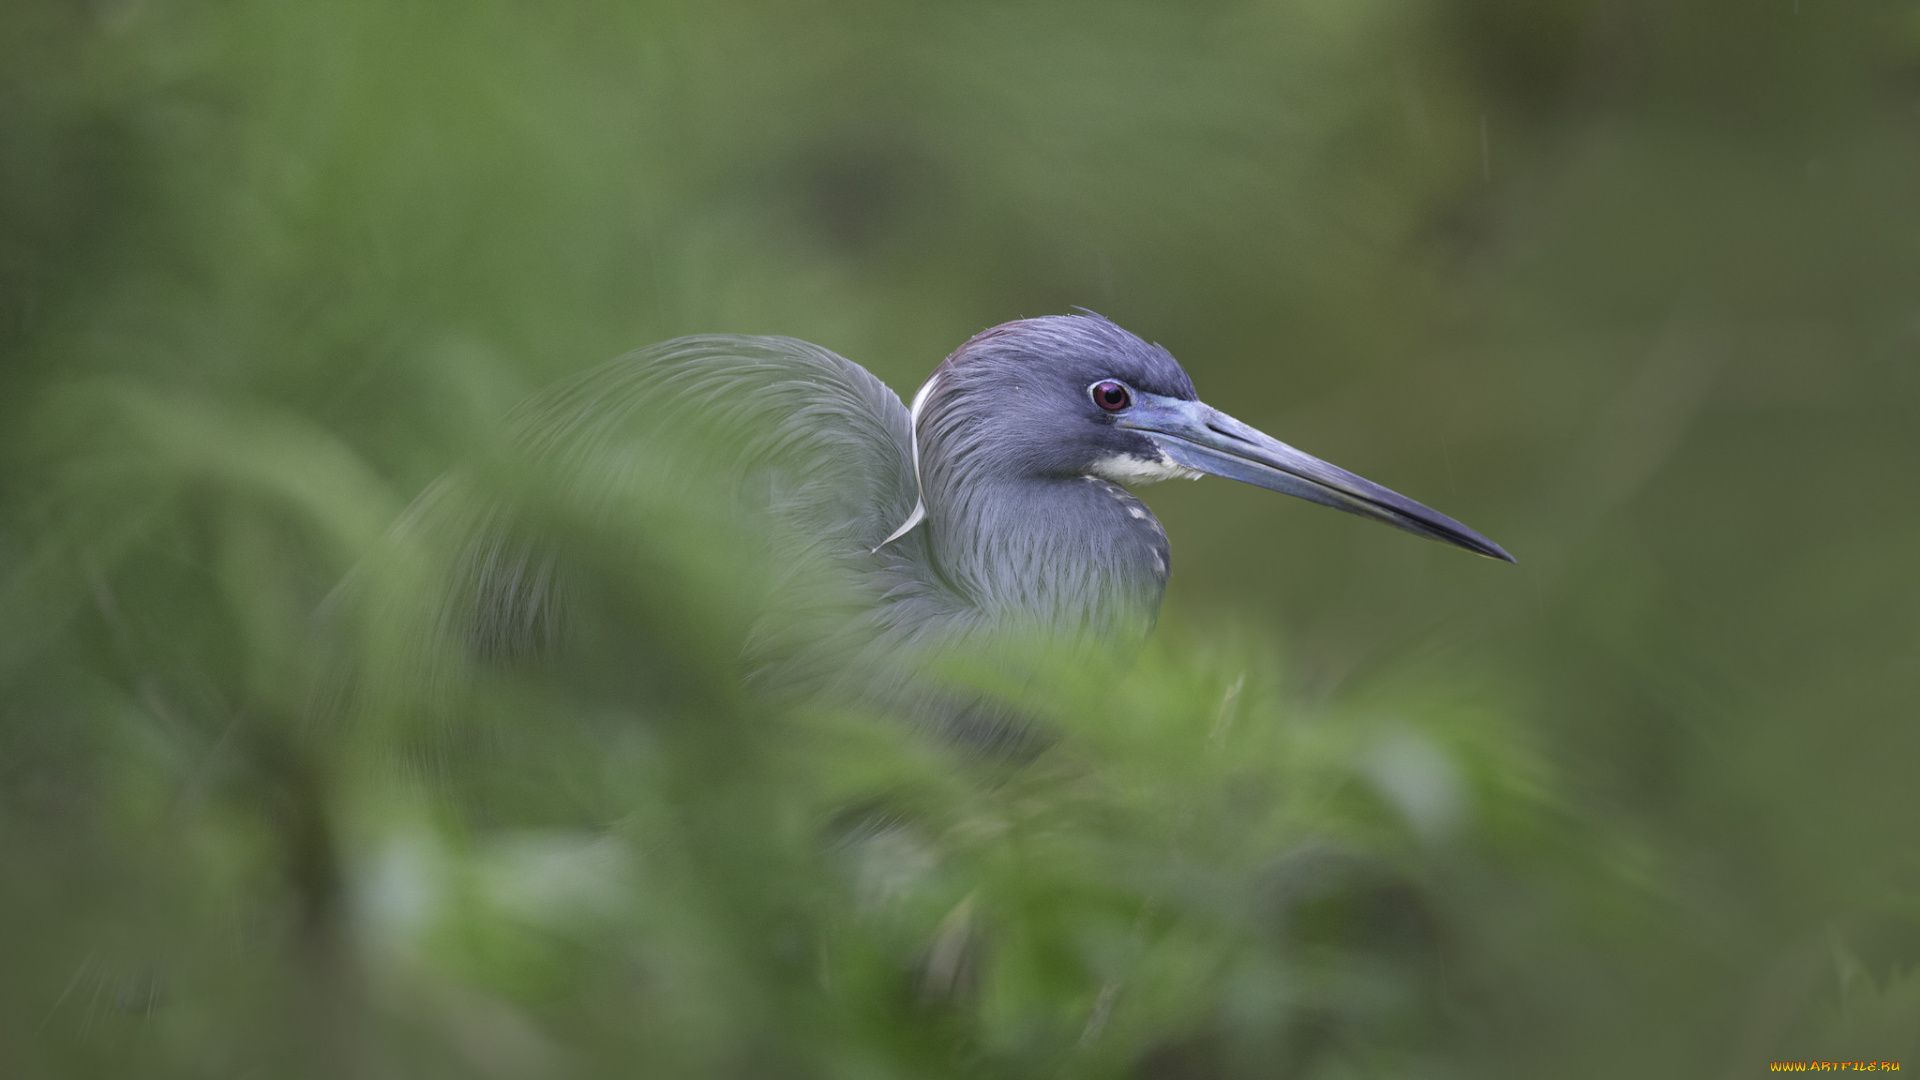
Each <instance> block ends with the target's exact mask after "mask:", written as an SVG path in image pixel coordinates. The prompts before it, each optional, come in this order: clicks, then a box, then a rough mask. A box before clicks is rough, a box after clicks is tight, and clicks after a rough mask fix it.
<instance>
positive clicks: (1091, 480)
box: [474, 311, 1514, 730]
mask: <svg viewBox="0 0 1920 1080" xmlns="http://www.w3.org/2000/svg"><path fill="white" fill-rule="evenodd" d="M514 425H515V429H516V431H517V433H518V436H519V438H520V440H521V442H522V443H523V444H524V445H525V446H526V447H528V448H529V449H530V450H531V451H532V452H533V453H534V454H535V455H536V456H537V457H539V458H542V459H546V460H551V461H563V462H573V463H583V462H595V463H600V464H603V465H604V464H605V463H607V462H616V463H617V464H616V465H615V471H622V470H624V471H626V472H629V473H631V472H635V471H638V472H648V473H652V472H658V471H661V470H669V471H670V470H674V469H681V468H685V469H686V471H687V475H688V476H690V477H698V478H699V479H698V481H697V483H699V484H702V485H712V484H715V483H720V484H724V485H726V486H727V487H728V489H729V492H730V494H729V495H728V498H732V499H734V500H736V501H738V500H740V499H745V500H746V502H747V503H748V504H750V507H751V509H750V512H751V514H753V515H755V516H756V520H758V521H759V522H760V523H762V524H764V525H766V526H767V527H768V528H770V529H772V530H774V531H777V532H778V534H779V535H780V536H781V537H783V538H784V539H783V541H782V542H783V543H785V544H787V545H788V546H789V547H790V548H793V549H796V550H795V551H789V552H782V553H780V555H779V557H780V558H782V559H786V558H789V557H792V558H794V559H795V560H796V561H795V565H799V564H800V563H804V562H807V559H805V558H800V556H801V555H805V556H808V557H811V558H812V560H813V561H812V565H827V566H831V567H833V568H834V569H835V575H833V576H834V577H835V580H836V582H837V585H836V588H838V589H839V591H838V593H837V594H836V596H837V600H836V601H835V602H831V603H828V602H822V601H820V600H819V598H818V593H807V590H806V589H805V588H800V589H798V590H797V594H796V595H798V594H805V595H806V596H807V597H808V598H807V599H799V600H795V599H793V598H792V597H789V601H790V602H788V603H786V604H784V605H783V610H784V611H785V616H784V618H783V619H780V620H774V621H772V622H771V623H770V624H769V625H771V626H773V627H774V629H772V630H769V631H767V632H766V633H764V634H763V635H762V636H763V637H764V638H766V639H769V640H771V639H775V638H779V639H783V640H784V641H785V642H786V645H785V646H784V647H782V648H767V649H763V650H761V651H762V653H763V655H766V656H772V655H774V654H776V653H777V654H780V655H782V656H783V657H784V659H782V660H781V661H779V662H777V663H776V662H774V661H771V660H769V661H767V662H766V663H764V664H763V665H761V666H762V667H763V668H773V667H778V668H781V669H782V670H783V671H784V672H786V676H785V677H784V681H786V682H788V683H790V684H794V685H800V684H807V685H810V686H813V687H814V688H815V689H816V690H817V689H818V688H819V687H820V686H822V685H826V684H837V685H839V687H840V689H841V690H842V691H843V692H844V693H845V694H846V695H848V696H851V697H854V698H863V699H866V700H868V701H872V700H876V699H884V700H887V701H888V702H889V703H890V704H892V705H894V706H901V705H902V702H903V700H904V699H909V698H918V699H921V700H922V701H924V699H925V698H926V697H927V696H928V695H927V694H926V692H925V691H924V689H921V690H908V689H906V687H907V686H908V685H909V684H910V683H912V681H913V680H912V678H911V677H909V676H896V677H893V678H891V679H876V677H875V676H874V674H873V673H874V672H875V671H878V670H882V669H890V670H894V671H896V672H897V671H898V670H899V668H900V665H898V664H897V663H893V661H895V660H897V659H898V658H901V657H908V656H911V657H925V656H927V655H929V654H937V653H939V652H941V651H943V650H951V649H953V648H955V647H957V646H958V645H960V644H963V643H969V642H972V643H978V642H981V641H983V640H988V641H990V640H992V639H994V638H995V637H1001V638H1008V639H1011V638H1014V637H1018V636H1020V635H1031V634H1034V633H1036V632H1037V633H1039V634H1041V635H1043V636H1046V637H1048V638H1050V639H1053V640H1063V639H1065V640H1071V641H1073V642H1076V643H1078V647H1080V648H1089V647H1091V648H1094V649H1104V650H1109V651H1112V652H1117V653H1121V654H1124V653H1125V652H1126V651H1127V650H1128V649H1131V648H1137V647H1138V646H1139V645H1140V644H1141V643H1142V642H1144V641H1145V639H1146V638H1147V636H1148V634H1149V633H1150V631H1151V629H1152V627H1153V624H1154V622H1155V621H1156V618H1157V615H1158V612H1159V609H1160V605H1161V602H1162V599H1163V597H1164V596H1165V593H1166V587H1167V581H1168V578H1169V576H1170V574H1171V573H1172V551H1171V549H1170V545H1169V543H1168V538H1167V534H1166V531H1165V530H1164V529H1163V528H1162V527H1161V524H1160V522H1159V520H1158V519H1157V518H1156V517H1155V516H1154V514H1153V511H1152V510H1150V509H1149V508H1148V507H1147V505H1146V504H1145V503H1144V502H1142V501H1141V500H1140V499H1139V497H1138V496H1136V495H1135V494H1134V491H1133V489H1135V488H1137V487H1140V486H1142V485H1146V484H1152V483H1156V482H1161V481H1168V480H1175V479H1198V478H1200V477H1203V476H1208V475H1212V476H1218V477H1225V478H1227V479H1231V480H1237V481H1240V482H1243V483H1246V484H1251V485H1253V486H1256V487H1261V488H1266V489H1268V490H1271V491H1277V492H1280V493H1283V494H1287V495H1292V496H1295V497H1298V498H1301V499H1305V500H1307V501H1309V502H1314V503H1319V504H1321V505H1323V506H1329V507H1332V508H1334V509H1337V510H1343V511H1346V512H1347V513H1350V514H1356V515H1359V516H1361V517H1365V518H1369V519H1372V520H1374V521H1379V522H1382V523H1385V524H1387V525H1391V526H1393V527H1395V528H1398V529H1401V530H1404V531H1406V532H1409V533H1412V534H1414V535H1416V536H1420V537H1425V538H1427V539H1429V540H1437V541H1439V542H1441V543H1444V544H1448V545H1451V546H1453V547H1456V548H1461V549H1464V550H1466V551H1468V552H1471V553H1473V554H1475V555H1480V556H1484V557H1487V558H1492V559H1498V560H1503V561H1506V562H1513V561H1514V560H1513V557H1512V556H1511V555H1509V554H1508V553H1507V552H1506V551H1505V550H1504V549H1503V548H1501V547H1500V545H1498V544H1496V543H1494V542H1493V541H1491V540H1489V539H1487V538H1486V537H1485V536H1482V535H1481V534H1480V533H1478V532H1475V531H1474V530H1473V529H1470V528H1468V527H1467V526H1465V525H1463V524H1461V523H1460V522H1458V521H1455V520H1453V519H1452V518H1450V517H1447V516H1446V515H1444V514H1441V513H1439V512H1437V511H1435V510H1432V509H1429V508H1428V507H1426V506H1423V505H1421V504H1420V503H1417V502H1414V501H1413V500H1411V499H1409V498H1406V497H1405V496H1402V495H1400V494H1397V493H1396V492H1394V491H1391V490H1389V489H1387V488H1385V487H1382V486H1381V485H1379V484H1376V483H1374V482H1372V481H1370V480H1366V479H1363V478H1361V477H1359V476H1356V475H1354V474H1353V473H1351V472H1348V471H1346V470H1344V469H1341V468H1339V467H1337V466H1334V465H1331V464H1329V463H1327V462H1325V461H1322V460H1320V459H1319V458H1316V457H1313V456H1311V455H1309V454H1306V453H1304V452H1302V451H1300V450H1297V449H1295V448H1294V447H1292V446H1289V445H1288V444H1286V443H1284V442H1281V441H1280V440H1279V439H1276V438H1274V437H1272V436H1270V435H1268V434H1266V433H1264V432H1261V431H1259V430H1257V429H1255V428H1254V427H1252V426H1250V425H1248V424H1245V423H1242V422H1241V421H1239V420H1236V419H1234V418H1233V417H1231V416H1229V415H1228V414H1226V413H1224V412H1222V411H1220V410H1218V409H1215V408H1213V407H1211V406H1209V405H1207V404H1205V403H1204V402H1202V401H1201V400H1200V397H1199V395H1198V394H1197V393H1196V391H1195V389H1194V384H1193V380H1192V379H1191V378H1190V377H1189V376H1188V375H1187V372H1186V371H1185V370H1184V369H1183V368H1182V367H1181V366H1180V364H1179V363H1178V362H1177V361H1176V360H1175V359H1174V357H1173V355H1172V354H1171V353H1170V352H1168V351H1167V350H1166V349H1165V348H1163V347H1161V346H1159V345H1157V344H1149V343H1148V342H1147V341H1145V340H1143V339H1142V338H1140V337H1137V336H1135V335H1134V334H1132V333H1129V332H1128V331H1126V330H1124V329H1122V328H1121V327H1120V326H1118V325H1116V324H1115V323H1114V322H1112V321H1110V320H1108V319H1107V318H1105V317H1103V316H1100V315H1097V314H1094V313H1092V312H1085V311H1082V312H1081V313H1077V314H1068V315H1051V316H1044V317H1038V318H1026V319H1020V320H1017V321H1013V322H1008V323H1004V324H1002V325H999V326H995V327H992V328H991V329H988V330H985V331H982V332H981V333H978V334H976V335H974V336H973V337H972V338H970V339H969V340H967V341H966V342H965V343H964V344H962V345H961V346H960V347H959V348H958V349H956V350H955V351H954V352H953V353H952V354H951V355H950V356H948V357H947V358H946V359H945V361H943V362H942V363H941V364H939V366H938V367H936V368H935V369H934V371H933V373H932V375H931V376H929V377H928V378H927V380H926V381H925V382H924V383H923V384H922V385H921V386H920V388H919V390H918V392H917V393H915V394H914V395H913V398H912V400H911V403H906V402H903V401H902V399H901V398H900V396H899V395H898V394H896V393H895V392H894V391H893V390H891V389H889V388H888V387H887V386H886V384H885V383H883V382H881V381H880V380H879V379H878V378H876V377H875V376H874V375H873V374H872V373H870V372H869V371H867V370H866V369H865V368H863V367H861V366H860V365H859V364H856V363H854V362H852V361H850V360H847V359H844V358H842V357H841V356H839V355H837V354H835V353H834V352H832V351H830V350H828V349H825V348H822V347H820V346H817V345H812V344H809V343H807V342H804V341H800V340H797V339H793V338H786V337H760V336H741V335H705V336H696V337H686V338H680V339H676V340H673V341H669V342H666V343H664V344H660V345H656V346H653V347H651V348H647V349H643V350H640V351H639V352H636V353H633V354H629V355H628V356H625V357H622V358H620V359H618V360H614V361H612V362H610V363H608V364H605V365H602V366H600V367H598V368H594V369H591V370H589V371H586V372H584V373H582V374H580V375H578V376H575V377H574V378H571V379H568V380H565V381H563V382H561V383H559V384H557V385H555V386H554V387H552V388H550V389H548V390H547V391H545V392H544V393H541V394H539V395H538V396H536V397H535V398H534V399H532V400H531V401H529V402H528V403H527V404H526V405H524V406H523V407H522V408H521V409H520V410H519V411H518V412H517V413H516V415H515V418H514ZM694 459H698V461H699V463H700V464H699V467H698V468H693V467H691V466H689V465H688V464H687V463H688V462H689V461H692V460H694ZM698 497H702V498H712V497H714V493H713V492H710V491H705V490H702V491H701V492H699V494H698ZM475 551H476V552H477V553H478V554H476V555H475V556H474V561H475V565H476V570H475V573H476V574H477V576H478V578H479V579H480V580H481V581H482V583H483V585H482V591H483V593H484V594H485V598H484V600H483V605H482V606H483V612H482V615H483V618H482V620H481V621H482V623H483V626H482V631H481V636H482V637H483V638H484V639H486V641H487V642H490V643H491V646H490V647H492V648H493V649H495V650H496V651H498V650H500V649H503V648H504V649H506V650H508V651H511V649H512V648H515V647H518V646H519V645H524V643H525V642H526V641H527V640H529V639H531V638H538V637H541V636H542V635H543V634H546V633H547V632H549V631H550V630H551V626H552V619H553V614H554V612H555V611H556V610H557V605H556V604H555V603H554V601H553V595H554V594H555V593H556V592H557V591H559V590H558V588H557V586H556V585H555V582H556V581H558V580H559V579H560V577H562V576H563V575H560V574H558V573H557V572H555V571H554V569H553V566H552V564H551V561H550V560H549V561H544V562H543V561H542V560H541V559H540V558H538V557H535V556H532V555H530V554H528V553H527V552H526V551H525V550H524V549H515V548H513V547H512V546H511V545H502V544H499V543H486V544H481V545H478V546H477V547H476V548H475ZM849 595H851V596H852V597H853V599H852V600H851V601H849V600H848V599H847V597H848V596H849ZM796 612H806V613H808V614H806V615H805V616H804V617H803V616H801V615H796ZM503 643H504V644H503ZM829 656H830V657H831V659H826V658H827V657H829ZM802 670H806V671H811V672H812V673H813V674H812V675H811V676H802V675H796V674H794V673H795V672H797V671H802ZM848 672H857V673H858V674H857V676H848V675H847V673H848ZM823 673H824V674H823ZM774 681H781V680H778V679H776V680H774ZM881 683H885V684H886V685H885V688H881V687H880V684H881ZM909 711H911V710H909ZM923 711H924V710H923ZM953 711H954V710H951V709H949V710H947V713H948V714H951V713H952V712H953ZM959 711H960V712H967V711H968V710H965V709H962V710H959ZM977 712H978V710H974V713H975V714H976V719H977ZM949 720H951V715H949ZM946 726H948V727H949V728H950V729H951V728H953V727H954V726H955V725H954V724H953V723H951V722H949V723H947V725H946ZM959 726H960V727H962V728H969V727H970V729H973V730H977V729H979V728H980V727H981V725H980V724H979V723H973V724H971V725H968V724H961V725H959ZM985 727H987V728H990V729H993V730H1002V729H1004V728H1005V727H1006V725H1005V724H1003V723H999V722H992V723H987V724H986V725H985Z"/></svg>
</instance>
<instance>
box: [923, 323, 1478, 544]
mask: <svg viewBox="0 0 1920 1080" xmlns="http://www.w3.org/2000/svg"><path fill="white" fill-rule="evenodd" d="M913 422H914V430H915V456H916V459H917V461H916V467H917V468H918V469H919V471H920V476H921V480H922V486H923V490H925V489H927V488H929V487H931V486H934V485H935V484H939V485H941V486H951V487H955V488H958V487H964V486H965V485H966V484H967V482H968V481H969V480H972V479H979V478H982V477H995V478H1004V477H1016V478H1033V479H1045V478H1061V479H1066V478H1072V477H1077V476H1098V477H1102V478H1105V479H1108V480H1113V481H1115V482H1118V483H1122V484H1128V485H1135V484H1142V483H1153V482H1156V481H1160V480H1170V479H1176V478H1198V477H1200V476H1202V475H1209V474H1210V475H1214V476H1223V477H1226V478H1228V479H1230V480H1239V481H1242V482H1243V483H1248V484H1253V485H1255V486H1257V487H1263V488H1267V489H1269V490H1272V491H1278V492H1282V493H1284V494H1287V495H1293V496H1296V497H1298V498H1302V499H1306V500H1308V501H1309V502H1316V503H1319V504H1321V505H1322V506H1331V507H1333V508H1334V509H1336V510H1344V511H1346V512H1348V513H1351V514H1357V515H1359V516H1361V517H1366V518H1371V519H1373V520H1375V521H1380V522H1384V523H1386V524H1388V525H1392V526H1394V527H1396V528H1400V529H1404V530H1406V531H1408V532H1411V533H1414V534H1416V535H1419V536H1424V537H1427V538H1429V539H1433V540H1438V541H1440V542H1442V543H1445V544H1451V545H1453V546H1455V547H1460V548H1465V549H1466V550H1468V551H1471V552H1474V553H1476V554H1479V555H1485V556H1487V557H1489V558H1494V559H1502V560H1505V561H1507V562H1512V561H1514V560H1513V557H1512V556H1511V555H1508V554H1507V553H1506V551H1505V550H1503V549H1502V548H1501V547H1500V545H1498V544H1496V543H1494V542H1493V541H1491V540H1489V539H1487V538H1486V537H1484V536H1482V535H1480V534H1479V533H1477V532H1475V531H1474V530H1472V529H1470V528H1467V527H1466V526H1465V525H1462V524H1460V523H1459V522H1457V521H1455V520H1453V519H1452V518H1450V517H1447V516H1446V515H1444V514H1441V513H1439V512H1437V511H1434V510H1431V509H1429V508H1427V507H1425V506H1422V505H1420V504H1419V503H1417V502H1414V501H1413V500H1412V499H1409V498H1406V497H1405V496H1403V495H1400V494H1397V493H1395V492H1393V491H1389V490H1388V489H1386V488H1384V487H1381V486H1380V485H1379V484H1376V483H1373V482H1372V481H1370V480H1366V479H1364V478H1362V477H1359V476H1356V475H1354V474H1353V473H1350V472H1348V471H1346V470H1345V469H1342V468H1339V467H1337V466H1334V465H1331V464H1328V463H1327V462H1325V461H1321V460H1320V459H1319V458H1316V457H1313V456H1312V455H1309V454H1306V453H1303V452H1301V451H1299V450H1296V449H1294V448H1293V447H1291V446H1288V445H1287V444H1286V443H1283V442H1281V441H1280V440H1278V439H1275V438H1273V437H1272V436H1270V435H1267V434H1265V433H1264V432H1261V431H1259V430H1257V429H1255V428H1253V427H1251V426H1249V425H1247V424H1244V423H1241V422H1240V421H1238V420H1235V419H1234V418H1233V417H1231V416H1229V415H1227V414H1226V413H1224V412H1221V411H1220V410H1218V409H1215V408H1213V407H1212V406H1209V405H1207V404H1206V403H1204V402H1202V401H1201V400H1200V397H1199V395H1198V394H1197V393H1196V392H1195V391H1194V388H1193V380H1192V379H1191V378H1189V377H1188V375H1187V373H1186V371H1185V370H1183V369H1182V368H1181V367H1180V364H1179V362H1178V361H1176V360H1174V358H1173V355H1172V354H1171V353H1169V352H1167V350H1165V349H1163V348H1161V347H1160V346H1158V345H1151V344H1148V343H1147V342H1145V341H1142V340H1141V339H1140V338H1138V337H1135V336H1134V335H1133V334H1130V333H1128V332H1127V331H1125V330H1122V329H1121V328H1120V327H1118V326H1116V325H1114V324H1113V323H1112V322H1109V321H1108V320H1106V319H1105V318H1102V317H1100V316H1098V315H1092V314H1086V315H1054V316H1047V317H1044V318H1037V319H1023V320H1020V321H1018V322H1011V323H1006V324H1003V325H1001V326H996V327H994V328H992V329H990V330H987V331H984V332H982V333H980V334H977V335H975V336H974V337H973V338H972V340H970V341H968V342H967V343H966V344H965V345H963V346H961V347H960V348H959V349H958V350H957V351H955V352H954V354H953V355H952V356H950V357H948V358H947V360H946V362H945V363H943V364H941V365H940V367H939V369H938V370H937V371H935V372H934V375H933V377H932V378H931V379H929V380H927V383H926V385H925V386H923V387H922V388H921V390H920V393H919V394H918V395H916V396H915V398H914V403H913ZM930 474H931V475H930ZM916 520H917V518H916Z"/></svg>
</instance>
